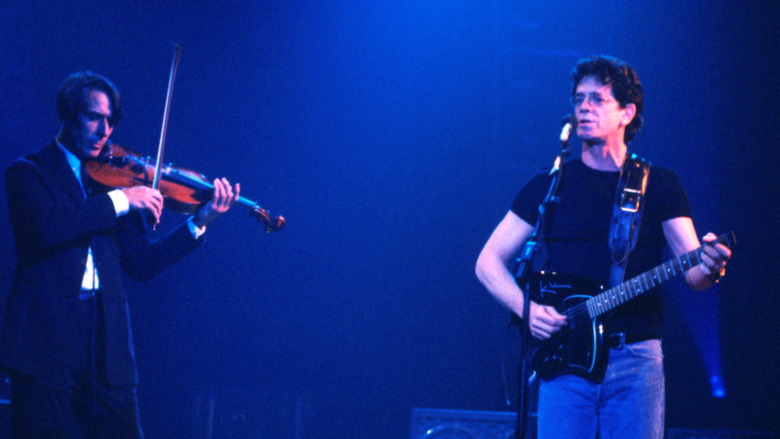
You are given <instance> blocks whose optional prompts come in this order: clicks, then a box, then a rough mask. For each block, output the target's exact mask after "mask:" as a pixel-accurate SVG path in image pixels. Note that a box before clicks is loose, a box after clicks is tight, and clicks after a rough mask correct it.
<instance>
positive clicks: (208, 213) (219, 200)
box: [193, 178, 241, 227]
mask: <svg viewBox="0 0 780 439" xmlns="http://www.w3.org/2000/svg"><path fill="white" fill-rule="evenodd" d="M240 193H241V185H240V184H238V183H236V185H235V186H231V185H230V182H228V181H227V179H226V178H217V179H215V180H214V191H213V194H212V196H211V200H209V202H208V203H206V204H205V205H204V206H203V207H201V208H200V209H199V210H198V211H197V212H196V213H195V216H194V218H193V222H194V223H195V225H196V226H198V227H206V226H207V225H209V224H211V223H212V222H214V220H215V219H217V218H218V217H219V216H220V215H222V214H223V213H225V212H227V211H228V210H230V208H231V207H232V206H233V205H234V204H235V203H236V202H237V201H238V197H239V194H240Z"/></svg>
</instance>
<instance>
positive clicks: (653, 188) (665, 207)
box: [647, 168, 691, 221]
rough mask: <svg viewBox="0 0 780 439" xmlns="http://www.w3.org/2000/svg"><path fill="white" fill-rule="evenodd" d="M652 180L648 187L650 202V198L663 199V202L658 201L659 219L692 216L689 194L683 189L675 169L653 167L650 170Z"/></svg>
mask: <svg viewBox="0 0 780 439" xmlns="http://www.w3.org/2000/svg"><path fill="white" fill-rule="evenodd" d="M654 174H655V175H654ZM653 178H655V181H653ZM650 182H651V183H650V184H648V188H647V199H648V202H650V200H657V201H661V200H662V202H659V203H658V207H659V209H658V212H659V218H658V220H659V221H666V220H670V219H672V218H678V217H688V218H690V217H691V206H690V203H689V202H688V195H687V194H686V193H685V189H683V187H682V185H681V184H680V179H679V178H678V176H677V174H676V173H675V172H674V171H670V170H668V169H664V168H658V169H653V170H652V171H651V172H650ZM653 183H656V184H653Z"/></svg>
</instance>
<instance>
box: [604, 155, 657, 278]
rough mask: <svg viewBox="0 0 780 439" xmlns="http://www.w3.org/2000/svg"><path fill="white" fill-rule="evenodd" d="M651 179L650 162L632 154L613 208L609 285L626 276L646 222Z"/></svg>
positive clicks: (610, 228) (628, 157) (621, 176)
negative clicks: (645, 216) (644, 216)
mask: <svg viewBox="0 0 780 439" xmlns="http://www.w3.org/2000/svg"><path fill="white" fill-rule="evenodd" d="M649 176H650V162H648V161H647V160H645V159H643V158H641V157H639V156H638V155H636V154H629V155H628V156H626V160H625V162H624V163H623V168H622V169H621V170H620V181H619V182H618V187H617V192H616V193H615V205H614V207H613V208H612V222H611V223H610V227H609V248H610V250H611V251H612V271H611V273H610V279H609V284H610V286H612V287H615V286H617V285H620V284H621V283H622V282H623V277H624V276H625V274H626V266H627V264H628V255H629V253H630V252H631V250H633V249H634V247H635V246H636V241H637V238H638V236H639V226H640V225H641V222H642V211H643V209H644V198H645V189H646V188H647V178H648V177H649Z"/></svg>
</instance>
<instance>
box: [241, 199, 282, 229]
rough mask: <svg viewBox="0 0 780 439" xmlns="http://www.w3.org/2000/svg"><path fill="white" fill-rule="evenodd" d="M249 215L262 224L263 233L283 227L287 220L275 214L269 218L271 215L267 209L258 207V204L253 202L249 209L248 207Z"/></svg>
mask: <svg viewBox="0 0 780 439" xmlns="http://www.w3.org/2000/svg"><path fill="white" fill-rule="evenodd" d="M249 216H251V217H253V218H256V219H257V222H259V223H261V224H263V226H264V227H265V233H271V232H278V231H280V230H282V229H283V228H284V225H285V223H286V222H287V220H285V219H284V217H283V216H281V215H277V216H276V217H274V218H273V219H271V215H270V214H269V213H268V211H267V210H265V209H263V208H262V207H260V205H258V204H255V205H254V206H252V208H251V209H249Z"/></svg>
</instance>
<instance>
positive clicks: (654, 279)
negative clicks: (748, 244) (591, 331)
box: [585, 232, 736, 318]
mask: <svg viewBox="0 0 780 439" xmlns="http://www.w3.org/2000/svg"><path fill="white" fill-rule="evenodd" d="M716 242H717V243H719V244H723V245H725V246H727V247H731V245H732V243H736V239H735V236H734V232H729V233H726V234H724V235H721V236H719V237H718V238H717V239H716ZM703 251H704V246H702V247H699V248H697V249H696V250H693V251H690V252H688V253H686V254H684V255H681V256H679V257H677V258H674V259H671V260H669V261H666V262H664V263H663V264H661V265H659V266H657V267H655V268H653V269H651V270H648V271H646V272H644V273H642V274H640V275H639V276H636V277H634V278H631V279H629V280H627V281H625V282H623V283H622V284H620V285H618V286H616V287H614V288H610V289H609V290H607V291H605V292H603V293H601V294H598V295H596V296H593V297H592V298H591V299H588V301H587V302H585V304H586V306H587V308H588V314H589V315H590V318H596V317H598V316H600V315H602V314H604V313H605V312H608V311H611V310H612V309H614V308H615V307H617V306H619V305H622V304H624V303H626V302H628V301H629V300H633V299H635V298H637V297H639V296H640V295H642V294H643V293H645V292H647V291H649V290H651V289H653V288H655V287H657V286H658V285H661V284H662V283H664V282H666V281H668V280H670V279H672V278H675V277H677V276H678V275H680V274H682V273H684V272H686V271H687V270H690V269H691V268H692V267H694V266H696V265H698V264H700V263H701V254H702V252H703Z"/></svg>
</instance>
